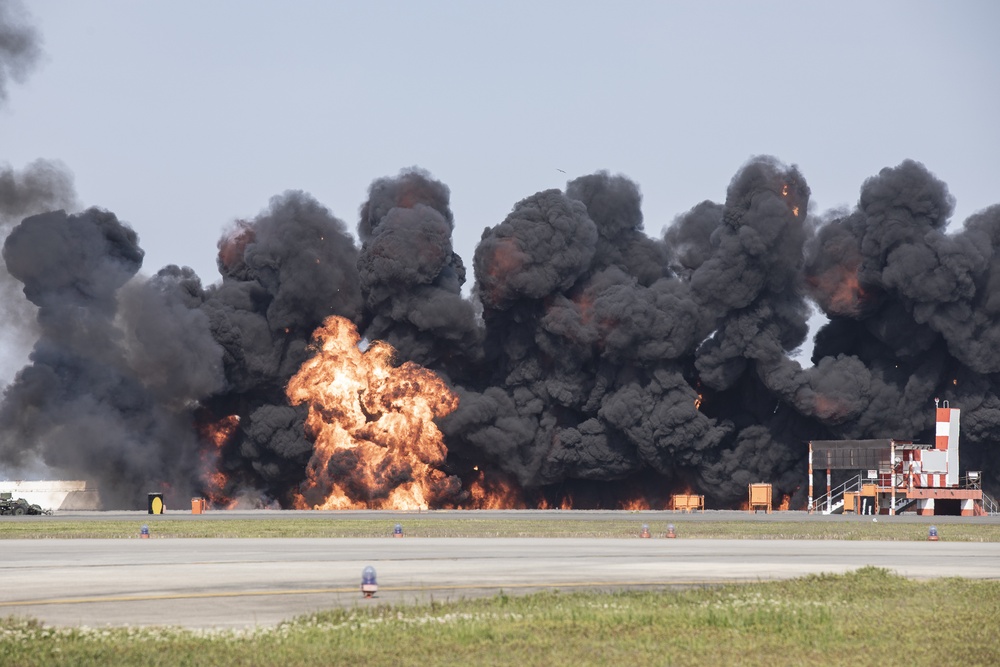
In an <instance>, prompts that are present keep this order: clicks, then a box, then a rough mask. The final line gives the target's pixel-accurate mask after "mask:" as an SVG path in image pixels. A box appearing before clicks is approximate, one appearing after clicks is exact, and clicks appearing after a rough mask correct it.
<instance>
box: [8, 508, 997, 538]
mask: <svg viewBox="0 0 1000 667" xmlns="http://www.w3.org/2000/svg"><path fill="white" fill-rule="evenodd" d="M396 523H397V520H394V519H384V520H383V519H340V518H331V519H325V518H314V517H311V518H295V517H282V518H277V519H223V520H220V519H208V518H206V519H205V520H176V519H170V518H166V517H163V516H149V517H148V518H147V517H143V518H142V519H132V520H124V519H115V520H86V521H72V520H66V519H59V518H57V517H51V518H42V519H37V520H31V521H20V520H18V518H17V517H4V520H2V521H0V539H15V538H17V539H26V538H31V539H36V538H37V539H44V538H98V539H126V538H137V537H138V536H139V530H140V528H141V526H143V525H147V526H149V529H150V534H151V535H152V537H153V538H174V537H193V538H197V537H222V538H226V537H388V536H390V535H391V533H392V529H393V526H394V525H395V524H396ZM399 523H401V524H402V525H403V528H404V531H405V534H406V536H407V537H611V538H632V537H637V536H638V534H639V531H640V529H641V526H642V525H643V524H644V523H646V524H648V525H649V527H650V530H651V531H652V533H653V536H654V537H655V538H662V536H663V534H664V533H665V531H666V527H667V523H668V521H650V520H648V519H643V518H642V517H641V516H639V517H638V518H637V517H636V516H634V515H628V514H625V515H623V517H622V518H621V519H620V520H587V519H573V518H565V519H531V518H516V519H476V518H471V517H470V518H464V517H460V516H455V515H448V516H442V517H438V518H416V517H415V518H412V519H411V518H405V519H402V520H399ZM669 523H671V524H673V525H674V526H675V527H676V530H677V535H678V538H679V539H684V538H718V539H753V540H779V539H780V540H796V539H808V540H897V541H898V540H926V539H927V528H928V526H927V525H925V524H923V523H901V522H900V523H896V522H893V521H892V520H891V519H883V520H882V521H880V522H878V523H876V522H869V521H852V520H844V521H843V522H838V521H775V522H766V521H692V520H687V521H685V519H684V518H682V517H678V518H677V519H670V520H669ZM938 529H939V533H940V535H941V539H942V540H946V541H949V542H1000V524H983V523H972V522H969V523H947V524H941V525H938Z"/></svg>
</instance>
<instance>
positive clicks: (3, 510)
mask: <svg viewBox="0 0 1000 667" xmlns="http://www.w3.org/2000/svg"><path fill="white" fill-rule="evenodd" d="M13 495H14V494H12V493H0V514H3V515H14V516H21V515H23V514H52V510H43V509H42V508H41V506H39V505H32V504H31V503H29V502H28V501H27V500H25V499H24V498H17V499H16V500H15V499H14V497H13Z"/></svg>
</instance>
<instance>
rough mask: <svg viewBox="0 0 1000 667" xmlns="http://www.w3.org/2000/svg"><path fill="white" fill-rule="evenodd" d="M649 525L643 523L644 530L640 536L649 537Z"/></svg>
mask: <svg viewBox="0 0 1000 667" xmlns="http://www.w3.org/2000/svg"><path fill="white" fill-rule="evenodd" d="M649 536H650V535H649V526H648V525H646V524H642V530H641V531H640V532H639V537H649Z"/></svg>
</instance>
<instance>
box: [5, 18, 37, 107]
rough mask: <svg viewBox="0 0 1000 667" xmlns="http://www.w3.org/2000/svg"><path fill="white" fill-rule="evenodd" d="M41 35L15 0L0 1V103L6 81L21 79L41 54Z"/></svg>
mask: <svg viewBox="0 0 1000 667" xmlns="http://www.w3.org/2000/svg"><path fill="white" fill-rule="evenodd" d="M41 52H42V49H41V36H40V35H39V33H38V30H37V29H36V28H35V27H34V26H32V25H30V22H29V21H28V18H27V16H26V14H25V11H24V7H23V5H22V4H21V3H20V2H17V0H9V1H6V2H3V3H0V106H3V105H4V104H5V103H6V101H7V95H8V93H7V83H8V81H11V80H13V81H18V82H20V81H24V80H25V78H27V76H28V74H29V73H30V72H31V70H32V69H33V68H34V66H35V64H36V63H37V62H38V59H39V58H40V56H41Z"/></svg>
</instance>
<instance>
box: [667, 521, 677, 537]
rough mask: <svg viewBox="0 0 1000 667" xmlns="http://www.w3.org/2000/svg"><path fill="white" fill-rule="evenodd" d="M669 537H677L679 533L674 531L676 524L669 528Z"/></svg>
mask: <svg viewBox="0 0 1000 667" xmlns="http://www.w3.org/2000/svg"><path fill="white" fill-rule="evenodd" d="M667 537H671V538H673V537H677V532H676V531H675V530H674V524H672V523H671V524H669V525H668V526H667Z"/></svg>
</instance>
